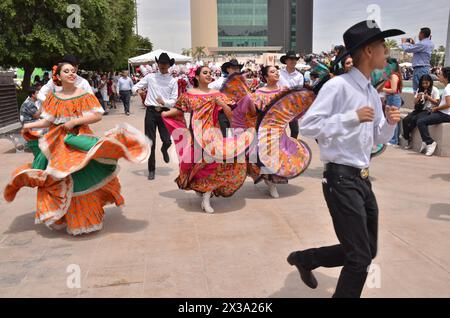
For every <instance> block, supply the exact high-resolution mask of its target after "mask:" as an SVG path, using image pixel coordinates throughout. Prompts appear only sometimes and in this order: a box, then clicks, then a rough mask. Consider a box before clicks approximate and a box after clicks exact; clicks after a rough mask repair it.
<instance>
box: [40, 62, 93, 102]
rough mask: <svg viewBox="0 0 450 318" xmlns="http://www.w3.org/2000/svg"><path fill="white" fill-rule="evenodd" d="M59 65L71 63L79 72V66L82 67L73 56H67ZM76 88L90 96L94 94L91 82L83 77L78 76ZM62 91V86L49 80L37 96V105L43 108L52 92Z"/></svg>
mask: <svg viewBox="0 0 450 318" xmlns="http://www.w3.org/2000/svg"><path fill="white" fill-rule="evenodd" d="M59 63H70V64H71V65H72V66H74V67H75V68H76V69H77V71H78V66H79V65H80V63H79V61H78V59H77V58H76V57H75V56H73V55H65V56H64V57H63V58H62V59H61V61H60V62H59ZM75 86H76V87H78V88H82V89H84V90H85V91H86V92H88V93H90V94H94V92H93V91H92V87H91V85H89V82H88V81H87V80H85V79H84V78H82V77H81V76H77V79H76V81H75ZM60 90H62V87H61V86H57V85H56V84H55V83H54V82H53V80H52V79H49V81H48V82H47V84H45V85H44V86H42V88H41V90H40V91H39V94H38V95H37V99H38V102H37V104H38V105H39V107H41V105H42V103H43V102H44V101H45V99H46V98H47V95H48V93H50V92H59V91H60Z"/></svg>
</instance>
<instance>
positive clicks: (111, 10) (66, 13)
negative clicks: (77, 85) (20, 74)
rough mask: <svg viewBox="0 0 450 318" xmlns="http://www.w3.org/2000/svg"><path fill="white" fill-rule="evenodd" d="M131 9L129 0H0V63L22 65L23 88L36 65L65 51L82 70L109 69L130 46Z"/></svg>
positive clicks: (52, 61) (48, 63) (49, 61)
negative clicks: (77, 59)
mask: <svg viewBox="0 0 450 318" xmlns="http://www.w3.org/2000/svg"><path fill="white" fill-rule="evenodd" d="M73 5H76V6H78V7H76V8H79V15H78V14H77V13H78V12H77V11H76V8H75V9H72V10H70V8H73ZM73 10H75V11H73ZM134 12H135V11H134V1H133V0H45V1H42V0H2V1H1V2H0V34H1V37H0V65H1V66H18V67H23V68H24V70H25V76H24V82H23V87H24V88H25V89H26V88H27V87H29V84H30V77H31V74H32V72H33V70H34V68H35V67H44V68H50V67H51V66H52V65H54V64H56V62H57V61H58V60H59V59H60V58H61V57H62V56H63V55H65V54H73V55H76V56H77V57H78V58H79V59H80V61H81V62H82V65H81V67H82V68H83V69H100V70H110V69H114V68H116V67H118V66H119V65H123V64H124V63H125V64H126V61H127V58H128V57H129V56H130V52H131V51H135V48H136V46H135V45H136V44H135V41H133V27H134V23H133V21H134V15H135V14H134ZM78 18H79V19H78ZM77 21H78V22H79V27H78V25H76V23H73V22H77ZM71 23H72V24H74V25H71ZM133 53H135V52H133Z"/></svg>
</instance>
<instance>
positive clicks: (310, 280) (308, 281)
mask: <svg viewBox="0 0 450 318" xmlns="http://www.w3.org/2000/svg"><path fill="white" fill-rule="evenodd" d="M296 254H297V252H293V253H291V255H289V256H288V258H287V261H288V263H289V264H291V265H292V266H295V267H297V269H298V271H299V272H300V278H301V279H302V281H303V282H304V283H305V285H306V286H308V287H309V288H312V289H316V288H317V285H318V283H317V279H316V277H315V276H314V274H313V273H312V271H310V270H307V269H306V268H304V267H303V265H302V264H300V263H299V261H298V260H297V258H296Z"/></svg>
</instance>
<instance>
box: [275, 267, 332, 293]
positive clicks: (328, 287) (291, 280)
mask: <svg viewBox="0 0 450 318" xmlns="http://www.w3.org/2000/svg"><path fill="white" fill-rule="evenodd" d="M314 275H315V276H316V278H317V281H318V282H319V286H318V287H317V288H316V289H311V288H309V287H307V286H306V285H305V284H304V283H303V282H302V280H301V279H300V274H299V273H298V271H292V272H291V273H290V274H289V275H288V276H287V277H286V280H285V281H284V286H283V287H282V288H281V289H280V290H279V291H277V292H275V293H273V294H272V295H270V296H269V298H331V297H332V296H333V293H334V289H335V288H336V284H337V278H335V277H331V276H327V275H325V274H322V273H318V272H315V273H314Z"/></svg>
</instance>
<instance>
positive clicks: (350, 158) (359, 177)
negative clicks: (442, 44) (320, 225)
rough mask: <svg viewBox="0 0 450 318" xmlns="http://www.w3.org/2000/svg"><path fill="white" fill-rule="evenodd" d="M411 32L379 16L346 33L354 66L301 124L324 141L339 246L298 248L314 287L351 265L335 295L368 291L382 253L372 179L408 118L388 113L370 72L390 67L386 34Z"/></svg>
mask: <svg viewBox="0 0 450 318" xmlns="http://www.w3.org/2000/svg"><path fill="white" fill-rule="evenodd" d="M401 34H404V33H403V32H402V31H400V30H388V31H385V32H382V31H381V30H380V29H379V28H378V26H377V25H376V23H375V21H363V22H360V23H358V24H356V25H355V26H353V27H351V28H350V29H349V30H347V31H346V32H345V34H344V41H345V45H346V48H347V51H348V52H349V54H350V55H351V56H352V58H353V60H354V68H353V69H352V70H351V71H350V72H348V73H346V74H344V75H341V76H337V77H335V78H333V79H331V80H330V81H328V82H327V83H326V84H325V85H324V86H323V88H322V90H321V91H320V93H319V95H318V96H317V99H316V100H315V102H314V104H313V105H312V106H311V108H310V110H309V111H308V113H307V114H306V115H305V116H304V117H303V119H302V121H301V123H300V132H301V133H302V135H304V136H308V137H311V138H314V139H317V140H318V143H319V147H320V152H321V160H322V162H323V163H324V164H325V171H324V179H323V185H322V187H323V193H324V196H325V200H326V202H327V205H328V209H329V211H330V214H331V217H332V220H333V225H334V229H335V232H336V235H337V238H338V240H339V243H340V244H338V245H334V246H328V247H322V248H313V249H309V250H304V251H298V252H293V253H291V254H290V255H289V257H288V262H289V264H291V265H295V266H296V267H297V269H298V270H299V272H300V276H301V279H302V280H303V282H304V283H305V284H306V285H307V286H308V287H310V288H316V287H317V285H318V284H317V280H316V278H315V277H314V275H313V273H312V270H314V269H316V268H318V267H338V266H343V269H342V271H341V275H340V276H339V281H338V284H337V287H336V291H335V294H334V296H333V297H335V298H340V297H349V298H357V297H360V296H361V293H362V290H363V287H364V284H365V281H366V278H367V271H368V267H369V266H370V264H371V262H372V259H373V258H375V256H376V254H377V236H378V206H377V201H376V198H375V195H374V193H373V192H372V186H371V183H370V180H369V164H370V155H371V150H372V147H373V145H374V144H381V143H387V142H388V141H389V140H390V138H391V137H392V134H393V133H394V130H395V127H396V125H397V123H398V122H399V121H400V112H399V110H398V109H397V108H396V107H390V106H386V110H385V115H386V118H385V117H384V116H383V110H382V105H381V101H380V98H379V96H378V93H377V91H376V90H375V88H374V87H373V86H372V85H371V82H370V74H371V73H372V71H373V70H375V69H382V68H383V67H384V66H385V61H386V59H385V55H386V53H387V49H386V44H385V40H384V39H385V38H387V37H391V36H397V35H401Z"/></svg>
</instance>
